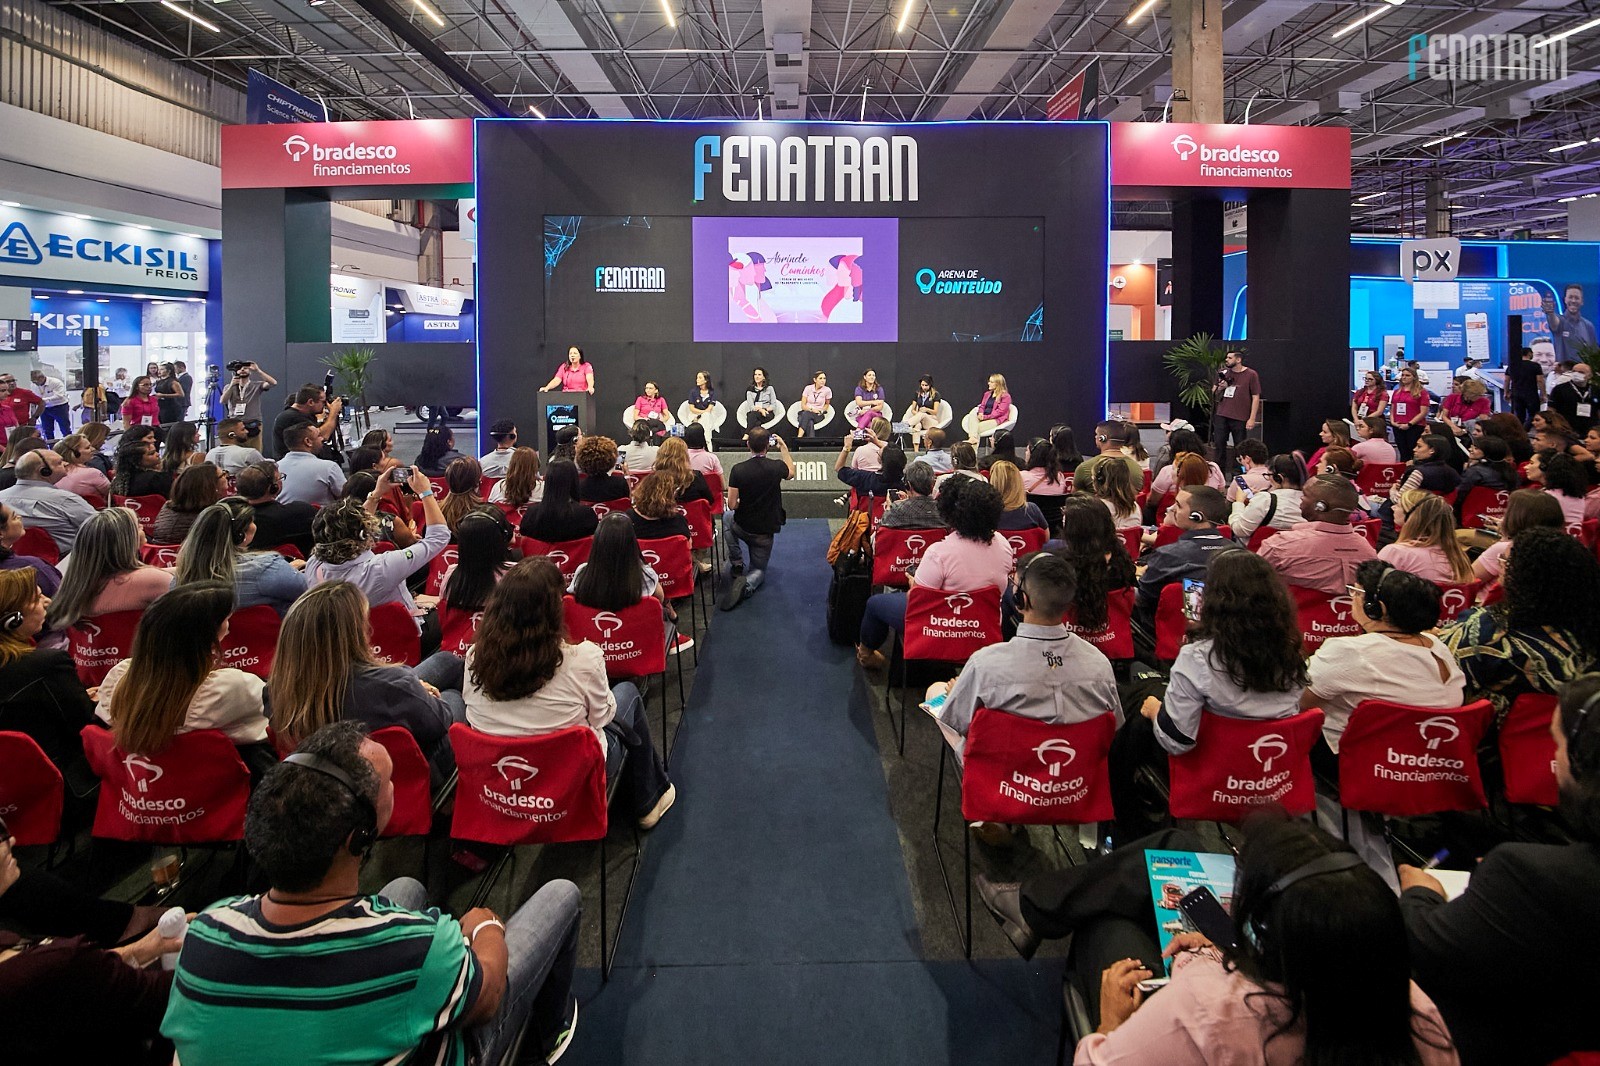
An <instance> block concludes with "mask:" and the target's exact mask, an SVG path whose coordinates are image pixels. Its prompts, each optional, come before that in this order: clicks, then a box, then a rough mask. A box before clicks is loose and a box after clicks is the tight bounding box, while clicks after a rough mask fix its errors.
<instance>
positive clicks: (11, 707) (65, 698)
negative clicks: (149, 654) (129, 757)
mask: <svg viewBox="0 0 1600 1066" xmlns="http://www.w3.org/2000/svg"><path fill="white" fill-rule="evenodd" d="M49 606H50V598H49V597H48V596H46V595H45V594H44V593H42V592H40V591H39V586H38V583H37V581H36V580H35V578H34V574H33V568H32V567H28V566H24V567H20V568H18V569H16V570H0V730H5V731H7V732H12V733H25V734H27V735H28V736H29V737H32V738H33V741H34V743H36V744H38V745H39V747H41V748H42V749H44V753H45V755H46V756H48V757H49V759H50V761H51V762H53V763H55V764H56V768H57V769H59V770H61V771H62V773H63V775H64V776H65V777H66V779H67V784H68V786H69V787H70V788H71V789H72V790H73V791H75V792H79V793H82V794H87V793H89V792H90V791H92V790H93V788H94V784H95V780H94V775H93V774H91V773H90V772H89V767H88V764H87V763H86V762H85V761H84V757H83V742H82V741H81V740H79V739H78V733H79V731H80V730H81V729H83V727H84V726H86V725H88V724H89V723H90V722H92V721H94V701H93V700H91V699H90V698H89V695H88V693H86V692H85V691H84V690H83V683H82V682H81V681H79V680H78V671H77V667H76V666H74V665H73V662H72V656H71V655H69V654H67V652H66V651H65V650H63V649H59V648H40V647H37V646H35V644H34V638H35V637H37V636H38V635H39V632H40V631H41V630H42V629H43V628H44V618H45V609H46V608H48V607H49Z"/></svg>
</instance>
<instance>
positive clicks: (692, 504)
mask: <svg viewBox="0 0 1600 1066" xmlns="http://www.w3.org/2000/svg"><path fill="white" fill-rule="evenodd" d="M678 513H679V514H681V515H683V517H684V520H685V521H687V522H688V523H689V546H690V547H691V548H693V549H694V550H695V551H697V552H698V551H709V552H711V554H712V557H713V559H714V558H715V556H716V551H717V534H716V528H717V527H716V519H715V518H713V517H712V514H711V501H710V500H685V501H684V502H683V504H682V505H681V506H679V508H678ZM696 569H697V570H698V565H697V566H696ZM715 569H716V568H715V564H714V563H713V567H712V572H713V574H714V573H715ZM715 580H716V579H715V577H713V578H712V581H715ZM695 587H696V588H697V589H700V590H702V591H701V595H702V598H703V597H704V595H705V590H707V589H709V587H710V585H709V583H708V584H706V585H701V584H700V583H699V582H698V580H697V581H696V583H695ZM700 608H701V610H710V606H709V604H707V603H704V602H702V603H701V604H700ZM699 661H700V653H699V652H698V651H696V652H695V662H696V663H698V662H699Z"/></svg>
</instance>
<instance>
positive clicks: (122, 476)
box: [111, 436, 172, 496]
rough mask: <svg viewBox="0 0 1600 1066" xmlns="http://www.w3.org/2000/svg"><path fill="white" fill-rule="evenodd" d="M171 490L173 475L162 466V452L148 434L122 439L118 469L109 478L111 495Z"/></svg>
mask: <svg viewBox="0 0 1600 1066" xmlns="http://www.w3.org/2000/svg"><path fill="white" fill-rule="evenodd" d="M171 491H172V475H171V474H169V473H167V472H166V471H165V470H163V469H161V453H160V452H159V451H157V450H156V442H155V441H154V440H153V439H152V438H151V437H149V436H144V437H141V438H138V439H135V440H132V441H129V440H126V439H124V440H123V442H122V444H120V445H118V447H117V472H116V473H115V474H114V475H112V478H111V494H112V495H113V496H165V495H166V494H167V493H169V492H171Z"/></svg>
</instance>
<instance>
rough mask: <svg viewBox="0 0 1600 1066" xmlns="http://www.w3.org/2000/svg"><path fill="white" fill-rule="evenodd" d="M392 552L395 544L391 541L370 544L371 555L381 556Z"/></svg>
mask: <svg viewBox="0 0 1600 1066" xmlns="http://www.w3.org/2000/svg"><path fill="white" fill-rule="evenodd" d="M394 550H395V543H394V541H392V540H378V541H373V542H372V554H373V555H382V554H383V553H385V552H392V551H394Z"/></svg>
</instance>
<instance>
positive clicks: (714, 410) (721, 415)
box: [678, 400, 728, 435]
mask: <svg viewBox="0 0 1600 1066" xmlns="http://www.w3.org/2000/svg"><path fill="white" fill-rule="evenodd" d="M694 413H695V410H694V408H692V407H690V406H689V401H688V400H685V401H683V402H682V403H681V404H679V405H678V421H679V422H680V423H682V424H683V425H686V426H687V425H688V424H689V423H691V422H693V421H694V418H693V417H692V416H693V415H694ZM727 420H728V409H727V408H726V407H724V406H722V401H721V400H718V401H717V402H716V403H713V404H712V405H711V407H710V409H709V410H707V411H706V413H705V414H704V415H701V416H700V424H701V425H702V426H704V427H706V433H707V435H710V434H712V433H715V432H717V431H718V430H719V429H721V428H722V423H724V422H726V421H727Z"/></svg>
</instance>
